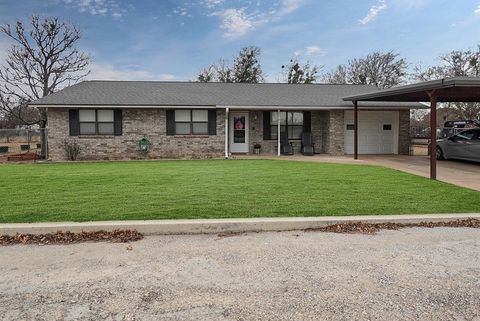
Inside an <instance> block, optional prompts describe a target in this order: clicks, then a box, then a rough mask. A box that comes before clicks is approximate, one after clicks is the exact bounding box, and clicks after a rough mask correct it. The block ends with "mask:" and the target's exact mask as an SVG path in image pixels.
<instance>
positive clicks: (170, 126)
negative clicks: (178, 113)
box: [166, 109, 175, 135]
mask: <svg viewBox="0 0 480 321" xmlns="http://www.w3.org/2000/svg"><path fill="white" fill-rule="evenodd" d="M166 114H167V135H175V110H173V109H167V111H166Z"/></svg>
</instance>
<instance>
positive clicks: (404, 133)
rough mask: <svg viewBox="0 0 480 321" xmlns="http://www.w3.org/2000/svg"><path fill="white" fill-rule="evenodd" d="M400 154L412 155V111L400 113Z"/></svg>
mask: <svg viewBox="0 0 480 321" xmlns="http://www.w3.org/2000/svg"><path fill="white" fill-rule="evenodd" d="M398 153H399V154H400V155H409V154H410V110H399V111H398Z"/></svg>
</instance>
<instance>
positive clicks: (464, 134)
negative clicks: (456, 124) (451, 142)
mask: <svg viewBox="0 0 480 321" xmlns="http://www.w3.org/2000/svg"><path fill="white" fill-rule="evenodd" d="M474 136H476V131H475V130H466V131H464V132H461V133H458V134H457V139H466V140H471V139H472V138H473V137H474Z"/></svg>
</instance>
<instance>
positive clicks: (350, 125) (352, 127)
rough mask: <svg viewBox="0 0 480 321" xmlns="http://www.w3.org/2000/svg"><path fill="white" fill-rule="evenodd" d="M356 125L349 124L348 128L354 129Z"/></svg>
mask: <svg viewBox="0 0 480 321" xmlns="http://www.w3.org/2000/svg"><path fill="white" fill-rule="evenodd" d="M354 129H355V125H354V124H347V130H354Z"/></svg>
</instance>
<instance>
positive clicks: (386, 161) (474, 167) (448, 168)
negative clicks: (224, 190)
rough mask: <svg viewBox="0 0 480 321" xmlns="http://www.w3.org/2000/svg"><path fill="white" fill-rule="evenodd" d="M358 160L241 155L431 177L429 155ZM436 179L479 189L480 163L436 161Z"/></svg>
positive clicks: (347, 157) (318, 156) (390, 156)
mask: <svg viewBox="0 0 480 321" xmlns="http://www.w3.org/2000/svg"><path fill="white" fill-rule="evenodd" d="M359 157H360V159H359V160H354V159H353V157H352V156H329V155H315V156H303V155H294V156H281V157H278V156H274V155H261V156H241V157H238V158H245V159H259V158H262V159H280V160H294V161H308V162H320V163H337V164H359V165H378V166H385V167H388V168H392V169H396V170H400V171H402V172H407V173H410V174H414V175H419V176H423V177H427V178H428V177H430V167H429V166H430V161H429V158H428V156H404V155H360V156H359ZM437 179H438V180H439V181H442V182H446V183H450V184H454V185H457V186H462V187H467V188H470V189H474V190H477V191H480V164H477V163H470V162H462V161H453V160H445V161H438V162H437Z"/></svg>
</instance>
